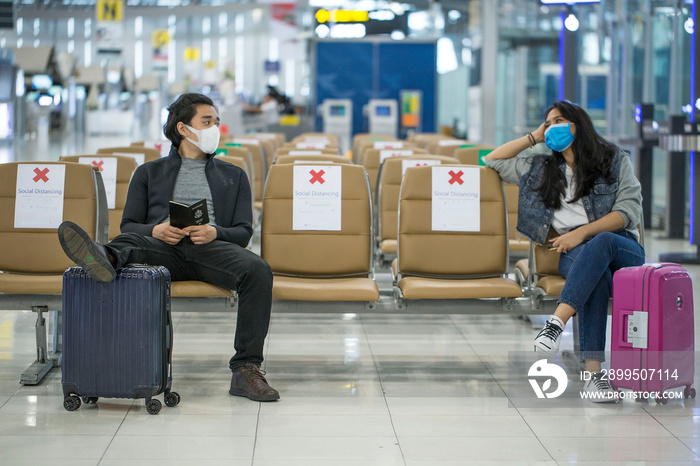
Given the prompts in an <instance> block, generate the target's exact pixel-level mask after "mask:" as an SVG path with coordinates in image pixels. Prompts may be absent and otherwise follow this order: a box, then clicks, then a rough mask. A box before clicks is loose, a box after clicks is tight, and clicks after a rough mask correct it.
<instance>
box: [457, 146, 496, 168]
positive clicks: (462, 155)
mask: <svg viewBox="0 0 700 466" xmlns="http://www.w3.org/2000/svg"><path fill="white" fill-rule="evenodd" d="M493 149H495V147H493V146H488V145H485V144H475V145H474V147H458V148H457V149H456V150H455V151H454V157H455V158H456V159H457V160H459V163H463V164H465V165H479V151H480V150H493Z"/></svg>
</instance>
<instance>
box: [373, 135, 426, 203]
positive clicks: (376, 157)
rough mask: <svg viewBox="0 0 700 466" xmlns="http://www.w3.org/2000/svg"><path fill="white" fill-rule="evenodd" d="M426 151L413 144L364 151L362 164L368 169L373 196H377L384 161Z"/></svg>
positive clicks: (374, 197)
mask: <svg viewBox="0 0 700 466" xmlns="http://www.w3.org/2000/svg"><path fill="white" fill-rule="evenodd" d="M425 153H426V152H425V150H423V149H417V148H415V147H413V146H410V147H403V148H401V149H367V150H366V151H365V152H364V157H363V163H361V164H360V165H363V166H364V167H365V170H367V176H369V185H370V186H371V187H372V198H373V199H376V198H377V177H378V176H379V169H380V168H381V166H382V162H383V161H385V160H387V159H389V158H392V157H401V156H409V155H419V154H425ZM375 204H376V202H375Z"/></svg>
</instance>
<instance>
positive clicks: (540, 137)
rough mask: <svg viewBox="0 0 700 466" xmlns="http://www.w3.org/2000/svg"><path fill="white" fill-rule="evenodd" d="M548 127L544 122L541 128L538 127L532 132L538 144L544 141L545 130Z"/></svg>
mask: <svg viewBox="0 0 700 466" xmlns="http://www.w3.org/2000/svg"><path fill="white" fill-rule="evenodd" d="M545 129H546V128H545V127H544V123H542V124H541V125H540V127H539V128H537V129H536V130H535V131H533V132H532V136H533V137H534V138H535V142H537V143H538V144H539V143H540V142H544V130H545Z"/></svg>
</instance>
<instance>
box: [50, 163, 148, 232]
mask: <svg viewBox="0 0 700 466" xmlns="http://www.w3.org/2000/svg"><path fill="white" fill-rule="evenodd" d="M82 157H94V156H90V155H64V156H62V157H61V158H60V160H61V161H62V162H74V163H79V161H80V159H81V158H82ZM97 157H103V155H97ZM111 157H114V158H115V159H117V189H116V195H115V203H114V209H109V240H110V241H111V240H112V239H114V238H115V237H116V236H118V235H119V234H120V233H121V229H120V224H121V222H122V215H123V214H124V205H125V204H126V193H127V191H128V189H129V182H130V181H131V176H132V175H133V174H134V171H135V170H136V167H137V164H136V160H135V159H134V158H133V157H129V156H126V155H112V156H111Z"/></svg>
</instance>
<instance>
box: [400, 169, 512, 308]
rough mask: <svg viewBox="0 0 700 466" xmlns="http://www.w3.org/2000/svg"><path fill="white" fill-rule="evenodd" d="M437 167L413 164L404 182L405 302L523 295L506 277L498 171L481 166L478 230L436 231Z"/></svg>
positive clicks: (402, 260) (402, 244)
mask: <svg viewBox="0 0 700 466" xmlns="http://www.w3.org/2000/svg"><path fill="white" fill-rule="evenodd" d="M455 167H460V166H455ZM435 168H436V167H413V168H408V169H407V170H406V173H405V174H404V178H403V182H402V184H401V194H400V201H399V218H398V222H399V228H398V247H397V254H398V264H397V268H398V270H397V275H398V288H399V291H400V295H401V297H402V298H403V299H405V300H425V299H428V300H460V299H483V298H518V297H521V296H522V291H521V289H520V286H519V285H518V284H517V283H516V282H515V281H513V280H511V279H509V278H505V274H506V272H507V268H508V229H507V225H506V223H507V212H506V205H505V197H504V194H503V188H502V186H501V179H500V178H499V176H498V173H496V171H494V170H492V169H490V168H486V167H478V170H479V176H480V230H479V231H477V232H463V231H459V232H457V231H454V232H453V231H434V230H433V229H432V224H431V215H432V214H431V212H432V170H433V169H435ZM464 168H474V167H466V166H464Z"/></svg>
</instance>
